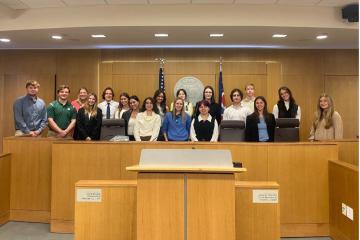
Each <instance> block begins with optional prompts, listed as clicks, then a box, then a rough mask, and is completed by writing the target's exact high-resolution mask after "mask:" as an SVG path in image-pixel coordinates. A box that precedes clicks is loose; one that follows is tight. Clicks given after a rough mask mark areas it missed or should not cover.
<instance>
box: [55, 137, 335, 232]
mask: <svg viewBox="0 0 360 240" xmlns="http://www.w3.org/2000/svg"><path fill="white" fill-rule="evenodd" d="M144 148H155V149H156V148H159V149H160V148H161V149H163V148H166V149H178V148H185V149H188V148H189V149H190V148H196V149H229V150H231V152H232V156H233V158H234V160H240V161H241V162H243V164H244V166H245V167H246V168H247V170H248V171H247V172H245V173H241V174H236V179H237V180H245V181H276V182H278V183H279V185H280V186H281V189H282V190H281V191H282V195H281V205H280V208H281V216H280V217H281V218H280V219H281V224H282V229H281V230H282V236H306V235H304V234H308V235H307V236H310V235H313V236H326V235H327V234H328V223H329V212H328V211H329V205H328V199H329V197H328V177H327V166H328V160H329V159H337V157H338V148H337V146H336V145H335V144H332V143H319V144H316V143H298V144H246V143H245V144H244V143H243V144H241V143H240V144H231V143H223V144H209V143H206V144H205V143H204V144H202V143H196V144H192V143H84V142H82V143H79V142H68V143H66V142H61V143H60V142H57V143H54V144H53V146H52V149H53V154H52V169H53V171H52V187H51V188H52V197H51V201H52V203H51V230H52V231H54V232H71V231H72V229H73V216H74V191H73V187H74V184H75V183H76V182H77V181H79V180H91V179H99V180H109V179H135V178H136V174H135V173H131V172H127V171H126V170H125V167H126V166H131V165H135V164H138V159H139V157H140V152H141V149H144ZM85 168H86V171H85V170H84V169H85ZM299 226H300V227H299ZM297 227H298V228H297ZM304 229H306V230H304ZM306 231H308V232H307V233H306Z"/></svg>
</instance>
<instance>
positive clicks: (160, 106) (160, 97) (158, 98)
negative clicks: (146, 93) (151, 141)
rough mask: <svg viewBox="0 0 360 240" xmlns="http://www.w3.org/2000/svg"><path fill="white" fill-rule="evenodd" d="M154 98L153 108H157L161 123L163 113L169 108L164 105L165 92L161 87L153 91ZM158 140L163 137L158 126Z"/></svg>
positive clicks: (162, 139) (161, 139)
mask: <svg viewBox="0 0 360 240" xmlns="http://www.w3.org/2000/svg"><path fill="white" fill-rule="evenodd" d="M154 100H155V102H156V104H155V106H156V107H155V108H157V110H158V112H157V113H158V114H159V115H160V118H161V125H162V123H163V121H164V117H165V114H166V113H167V112H168V111H169V108H168V106H166V94H165V92H164V91H163V90H161V89H158V90H156V91H155V93H154ZM158 135H159V136H158V139H157V140H158V141H164V140H165V138H164V135H163V130H162V127H160V131H159V134H158Z"/></svg>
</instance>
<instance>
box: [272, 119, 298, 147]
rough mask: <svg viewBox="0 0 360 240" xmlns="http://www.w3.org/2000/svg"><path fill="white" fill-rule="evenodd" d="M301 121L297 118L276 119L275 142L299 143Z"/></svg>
mask: <svg viewBox="0 0 360 240" xmlns="http://www.w3.org/2000/svg"><path fill="white" fill-rule="evenodd" d="M299 125H300V121H299V119H296V118H278V119H276V128H275V137H274V138H275V139H274V141H275V142H298V141H299V140H300V134H299Z"/></svg>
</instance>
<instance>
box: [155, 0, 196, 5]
mask: <svg viewBox="0 0 360 240" xmlns="http://www.w3.org/2000/svg"><path fill="white" fill-rule="evenodd" d="M149 3H150V4H190V3H191V0H149Z"/></svg>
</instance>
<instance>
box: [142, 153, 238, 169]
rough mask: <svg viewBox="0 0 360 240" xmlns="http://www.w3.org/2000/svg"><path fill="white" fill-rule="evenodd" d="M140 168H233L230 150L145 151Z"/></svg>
mask: <svg viewBox="0 0 360 240" xmlns="http://www.w3.org/2000/svg"><path fill="white" fill-rule="evenodd" d="M139 166H140V167H202V168H205V167H212V168H213V167H217V168H232V167H233V164H232V157H231V152H230V150H206V149H143V150H142V151H141V155H140V162H139Z"/></svg>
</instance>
